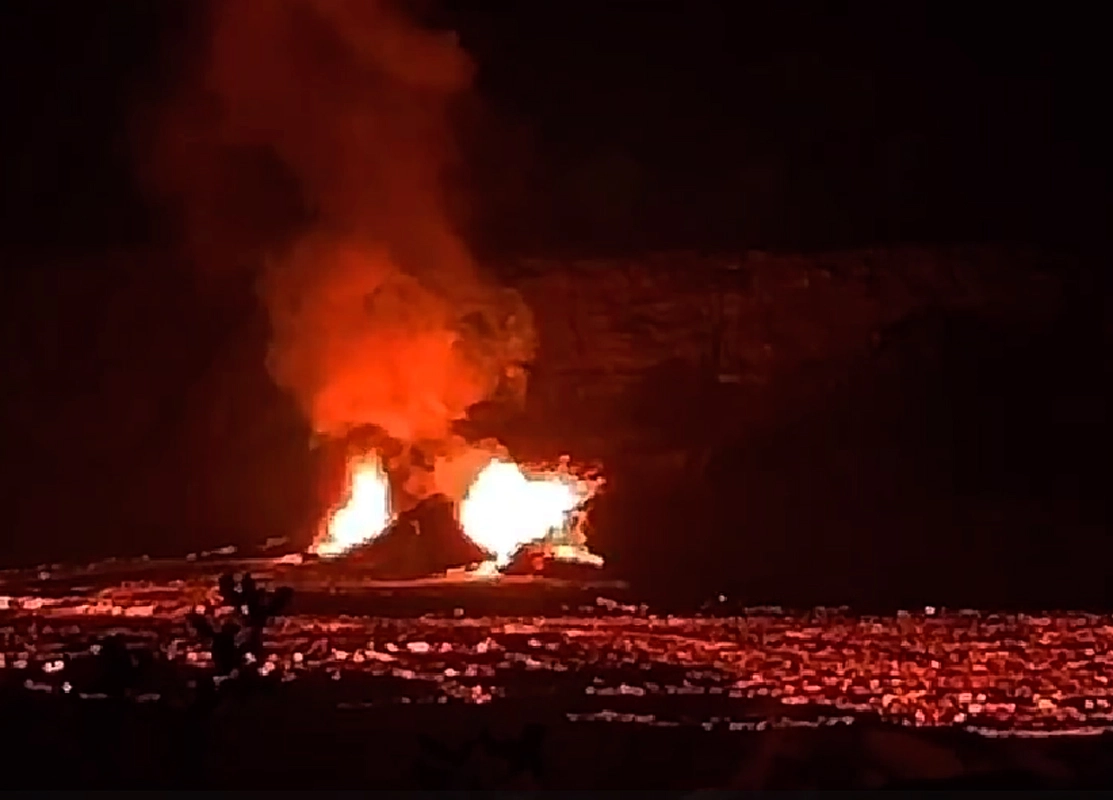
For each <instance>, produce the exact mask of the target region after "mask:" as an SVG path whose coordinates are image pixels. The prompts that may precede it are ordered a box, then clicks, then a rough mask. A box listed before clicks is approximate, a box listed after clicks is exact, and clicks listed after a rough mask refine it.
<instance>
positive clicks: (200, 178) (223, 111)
mask: <svg viewBox="0 0 1113 800" xmlns="http://www.w3.org/2000/svg"><path fill="white" fill-rule="evenodd" d="M208 23H209V24H208V27H207V29H206V34H205V37H204V38H205V47H204V52H205V57H204V59H203V64H201V65H199V68H198V69H197V70H196V71H195V72H194V73H193V75H192V76H191V80H190V81H188V82H187V83H188V86H187V91H183V92H182V93H181V95H180V96H178V97H177V98H176V99H175V101H174V102H172V103H170V104H169V105H168V107H167V108H166V109H165V112H166V113H164V114H163V117H162V124H161V126H160V135H159V137H158V138H159V146H158V148H157V154H156V155H155V157H154V158H153V159H152V160H151V162H152V165H153V166H152V169H151V170H150V171H149V175H150V176H153V178H154V180H155V185H156V186H157V188H158V190H159V191H160V192H161V193H162V194H163V195H164V196H167V195H168V196H171V197H174V198H175V199H176V200H178V201H179V203H180V209H181V212H182V218H183V219H184V220H185V221H186V225H187V228H188V231H187V233H188V235H189V238H190V240H191V241H192V242H193V243H194V245H195V246H196V255H197V258H198V260H200V261H203V262H206V263H207V265H209V266H212V265H213V264H216V263H228V262H231V261H236V260H240V261H243V260H247V261H250V262H261V263H259V264H257V266H259V268H260V270H261V271H260V273H259V280H258V284H257V285H258V290H259V295H260V297H261V299H262V302H263V304H264V305H265V307H266V309H267V312H268V314H269V317H270V323H271V329H272V338H271V343H270V350H269V354H268V357H267V367H268V369H269V371H270V374H271V376H272V377H273V379H274V380H275V382H276V383H277V384H278V385H279V386H281V387H282V388H284V389H285V390H287V391H289V392H290V393H291V394H292V395H293V397H294V398H295V399H296V400H297V402H298V404H299V405H300V407H301V409H302V410H303V412H304V413H305V415H306V417H307V418H308V420H309V421H310V423H311V425H312V427H313V429H314V431H315V433H316V434H317V435H319V436H326V437H340V436H344V435H345V434H347V433H348V432H349V431H351V430H353V429H356V428H359V427H361V426H366V425H375V426H378V427H379V428H381V429H383V430H384V431H385V432H386V433H387V434H389V435H390V436H392V437H395V438H397V439H400V440H403V441H411V442H412V441H418V440H422V439H436V438H443V437H445V436H446V435H447V433H448V431H449V426H450V424H451V422H453V421H454V420H457V419H461V418H463V417H464V416H465V415H466V411H467V409H468V407H469V406H471V405H472V404H474V403H477V402H480V401H482V400H484V399H488V398H489V397H491V396H492V395H493V394H494V393H495V392H496V390H498V391H500V392H503V391H509V392H513V393H517V394H521V393H523V392H524V388H525V387H524V379H525V378H524V376H525V373H524V370H523V365H524V364H525V363H527V362H528V361H530V360H531V359H532V357H533V353H534V334H533V328H532V322H531V319H530V315H529V310H528V308H526V307H525V305H524V303H523V302H522V300H521V298H520V297H519V296H518V295H517V294H516V293H515V292H513V291H511V290H508V289H506V288H503V287H500V286H498V285H497V284H495V283H493V282H491V281H489V280H487V279H486V278H485V277H484V276H483V274H482V273H481V271H480V270H479V269H478V267H477V265H476V264H475V262H474V261H473V259H472V257H471V255H470V254H469V252H468V249H467V247H466V246H465V244H464V243H463V242H462V241H461V239H460V238H459V236H458V235H457V234H456V232H455V231H454V229H453V225H452V223H451V221H450V220H449V218H448V215H447V213H446V197H445V192H444V186H443V181H444V178H445V173H446V171H447V170H448V169H449V168H450V167H451V166H452V164H453V161H454V159H455V158H456V155H457V154H456V153H455V152H454V146H453V144H454V143H453V137H452V126H451V122H450V111H451V109H452V107H453V104H454V103H455V102H457V101H459V100H461V99H463V98H464V97H465V96H466V95H467V93H468V92H469V91H470V83H471V77H472V73H473V71H474V67H473V64H472V63H471V61H470V59H469V58H468V56H467V54H466V53H465V52H464V50H463V49H462V48H461V47H460V45H459V43H458V42H457V41H456V38H455V37H454V36H453V35H452V34H451V33H445V32H437V31H431V30H427V29H424V28H422V27H421V26H420V25H419V24H417V23H416V22H415V21H414V20H413V19H412V18H411V17H410V16H409V15H407V13H406V11H405V9H403V8H401V7H400V6H399V5H398V4H389V3H385V2H380V1H379V0H220V1H219V2H216V3H213V4H212V5H211V6H210V7H209V19H208ZM252 165H255V166H254V167H253V166H252ZM291 186H292V187H293V189H294V190H295V191H294V192H293V194H295V195H296V197H294V198H293V200H291V199H290V198H289V197H286V200H285V201H283V202H278V196H279V195H282V194H283V192H286V193H287V195H288V194H290V191H289V187H291ZM290 208H294V209H296V212H297V213H296V214H295V215H293V217H292V216H291V215H292V212H290V211H289V209H290ZM283 214H285V216H283ZM292 218H296V220H297V223H296V224H293V223H292V222H291V219H292ZM277 228H281V229H282V230H281V231H280V232H277V231H276V229H277ZM290 231H293V233H292V234H291V233H290ZM252 236H256V237H262V238H263V239H264V240H265V242H266V244H265V247H263V248H261V249H255V250H252V249H251V247H249V246H246V245H245V242H247V241H248V240H249V239H251V237H252ZM253 266H255V264H253Z"/></svg>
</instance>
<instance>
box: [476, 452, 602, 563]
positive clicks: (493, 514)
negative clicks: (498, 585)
mask: <svg viewBox="0 0 1113 800" xmlns="http://www.w3.org/2000/svg"><path fill="white" fill-rule="evenodd" d="M593 491H594V487H593V486H592V485H591V484H590V483H588V482H585V481H581V480H577V479H576V478H574V477H573V476H571V475H567V474H560V473H557V474H545V475H535V476H532V477H527V476H526V474H525V473H524V472H522V470H521V468H519V467H518V465H517V464H514V463H513V462H509V461H500V460H498V459H492V460H491V462H490V463H488V464H487V466H486V467H484V468H483V470H482V471H481V472H480V473H479V476H478V477H477V478H476V479H475V481H474V482H473V483H472V485H471V486H470V487H469V488H468V492H467V494H466V495H465V496H464V500H463V502H462V503H461V504H460V525H461V526H462V527H463V529H464V533H466V534H467V535H468V538H470V539H471V540H472V541H473V542H475V543H476V544H478V545H479V546H480V547H482V548H483V549H485V550H487V551H488V552H490V553H494V555H495V560H496V562H497V563H499V564H505V563H506V562H508V561H509V560H510V557H511V556H513V555H514V553H515V552H517V551H518V549H519V548H520V547H521V546H522V545H524V544H529V543H531V542H538V541H542V540H551V539H552V537H553V536H554V535H556V536H560V535H561V534H564V533H566V532H567V531H568V528H569V526H570V525H572V524H573V522H574V520H573V519H572V517H573V515H574V514H575V513H576V512H577V511H578V510H579V509H580V508H581V506H583V504H584V503H585V502H586V501H587V500H588V499H589V498H590V497H591V494H592V493H593ZM576 549H577V548H576V545H575V544H574V543H573V544H569V543H567V542H559V541H558V542H556V547H555V548H553V551H554V552H553V554H554V555H555V556H557V557H565V558H567V557H571V556H572V553H573V551H575V550H576ZM580 549H582V548H580ZM583 555H585V556H586V555H587V553H586V551H584V553H583ZM585 560H591V559H589V558H588V559H585Z"/></svg>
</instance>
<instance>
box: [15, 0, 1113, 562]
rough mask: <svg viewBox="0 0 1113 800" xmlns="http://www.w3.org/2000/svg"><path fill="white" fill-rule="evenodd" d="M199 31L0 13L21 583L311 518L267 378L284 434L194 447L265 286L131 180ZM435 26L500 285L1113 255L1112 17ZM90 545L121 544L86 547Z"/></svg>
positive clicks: (189, 20)
mask: <svg viewBox="0 0 1113 800" xmlns="http://www.w3.org/2000/svg"><path fill="white" fill-rule="evenodd" d="M259 1H260V2H267V1H268V0H259ZM276 1H277V0H276ZM202 8H203V6H202V4H200V3H194V2H182V1H180V0H173V1H171V0H165V1H164V2H150V0H146V1H144V0H113V2H98V3H92V2H79V1H78V0H73V1H72V2H68V1H67V2H63V1H62V0H9V2H7V3H5V4H4V7H3V9H2V10H0V15H2V17H0V58H2V59H3V66H2V68H0V85H2V96H3V98H4V120H5V121H4V124H3V126H2V129H0V131H2V132H0V137H2V140H3V146H2V150H0V152H2V153H3V159H2V162H0V169H2V171H3V178H2V186H3V197H2V199H0V209H2V211H0V225H2V232H0V253H2V254H3V266H4V270H3V277H2V278H0V280H2V281H3V284H2V285H3V307H2V308H0V315H2V317H3V341H4V346H3V348H2V352H3V366H2V367H0V369H3V371H4V374H5V398H4V402H3V421H2V423H0V424H2V426H3V428H4V433H3V436H4V437H5V438H6V439H7V444H6V445H4V446H3V450H4V453H5V456H4V459H5V467H6V471H7V472H8V474H9V475H11V476H13V477H11V478H9V479H8V480H6V481H5V484H6V486H5V493H3V494H0V497H3V496H5V494H6V495H7V496H8V497H9V498H10V500H9V501H7V503H6V505H7V507H8V508H9V509H10V513H11V515H12V520H11V525H10V530H11V531H12V533H11V534H10V535H9V536H8V537H7V538H6V540H5V541H4V543H3V545H2V546H0V555H4V556H5V557H6V554H8V553H11V554H12V556H11V557H13V558H18V559H28V558H38V557H58V556H59V555H60V554H62V553H66V552H80V553H83V554H92V553H96V552H98V551H99V550H105V549H108V550H111V549H112V548H114V547H118V548H124V549H132V550H139V551H142V550H144V549H146V550H158V549H160V548H161V549H163V550H169V551H170V552H180V551H182V550H183V549H185V548H186V547H188V546H192V545H191V544H189V545H184V546H179V544H180V543H184V542H188V541H190V540H189V539H188V535H187V534H184V533H183V532H182V531H183V530H185V529H186V528H188V527H189V525H190V524H192V523H191V520H194V521H196V520H212V519H214V518H222V519H225V520H226V521H227V522H226V528H225V529H223V530H221V529H219V528H214V527H213V526H211V525H209V527H208V529H207V531H208V532H207V533H206V534H205V536H207V537H209V538H211V539H213V542H210V543H219V542H220V541H222V540H225V539H228V538H229V537H234V536H235V535H236V533H235V532H236V531H238V530H242V529H243V527H244V526H245V525H246V524H248V523H247V520H246V517H247V516H251V517H252V520H254V522H256V523H258V524H257V525H256V529H257V530H260V529H263V528H266V527H267V526H268V525H269V526H272V527H280V526H281V524H282V521H283V520H288V519H290V518H291V517H297V515H298V514H302V515H305V514H308V513H309V512H308V511H307V510H306V508H305V507H304V505H303V506H299V505H298V504H297V502H296V501H295V500H291V499H290V498H291V497H293V496H294V495H296V494H297V493H298V491H299V490H298V489H297V488H296V487H298V486H305V485H310V484H311V483H312V481H313V479H314V478H313V467H312V465H311V464H309V463H307V462H306V459H305V458H304V455H303V453H304V449H305V444H304V442H305V439H306V431H305V430H304V427H303V426H302V425H301V424H300V423H299V422H298V420H297V418H296V415H295V414H294V413H293V412H292V410H291V409H290V408H289V407H288V405H287V406H283V405H282V403H281V402H280V401H279V400H276V399H275V392H274V390H273V388H272V387H270V386H269V383H268V381H267V376H266V375H265V373H263V372H262V370H261V369H260V371H259V373H258V374H257V375H252V376H247V377H242V376H241V377H239V378H237V379H236V380H238V381H239V383H236V384H235V385H236V386H237V387H239V388H238V389H237V390H236V393H237V394H238V395H242V396H243V397H246V398H251V397H265V398H267V404H266V406H265V409H263V407H262V406H252V404H251V402H250V401H248V400H245V401H244V402H242V403H240V404H239V405H238V406H235V407H234V408H232V410H230V411H228V412H227V413H228V414H230V415H232V417H235V415H237V414H238V415H240V417H242V418H243V419H244V420H251V421H253V422H256V423H257V422H258V419H257V418H258V417H259V416H260V415H261V414H263V415H271V417H272V418H273V419H272V421H271V423H270V424H269V427H266V433H264V434H259V436H260V437H262V438H259V439H255V440H252V439H250V437H247V438H243V440H242V441H237V442H229V443H228V450H229V451H234V452H231V453H229V452H224V453H222V454H221V456H220V458H219V459H216V461H219V462H220V463H219V464H217V463H216V461H214V458H216V457H215V456H213V454H212V453H211V452H209V451H205V450H204V449H197V448H198V447H200V446H199V445H197V444H196V440H197V437H196V431H194V430H193V429H191V428H190V424H192V423H189V422H188V420H189V418H190V411H189V409H191V408H192V407H194V406H196V405H197V404H198V403H202V402H204V397H205V396H206V394H207V393H211V392H214V391H225V392H227V391H230V390H229V389H228V388H227V386H228V385H231V384H226V383H221V381H222V380H225V381H227V380H230V379H228V378H227V376H225V377H223V378H222V377H220V376H219V364H220V363H221V359H222V358H225V357H226V356H227V353H228V352H230V351H233V350H236V349H237V348H240V349H241V350H242V349H243V348H247V349H248V350H250V349H251V348H253V347H259V344H258V343H259V342H261V341H264V340H265V337H266V321H265V319H264V318H263V317H262V316H261V314H260V312H259V311H258V309H257V308H255V307H254V306H253V305H252V297H253V295H252V291H251V286H250V280H247V279H244V280H242V281H240V283H235V281H233V283H235V285H232V286H223V287H222V288H221V289H220V290H219V291H215V292H214V291H213V290H212V287H211V286H209V285H204V284H203V282H202V283H199V282H198V281H197V280H196V270H195V269H194V267H193V266H192V265H191V264H190V263H189V258H188V256H187V254H186V253H185V251H184V248H183V247H182V246H181V243H180V241H179V238H178V237H179V235H180V230H179V229H178V227H177V226H176V220H175V218H174V214H173V212H172V210H170V209H168V208H167V206H166V205H165V204H160V203H158V202H155V201H154V200H152V198H151V197H150V193H149V192H147V191H145V189H144V187H143V185H142V184H141V181H140V179H139V177H138V176H139V173H140V170H139V169H137V160H138V159H139V156H138V154H139V153H141V152H142V148H143V142H144V136H145V135H146V133H147V132H148V131H149V127H148V126H149V123H150V112H151V109H153V108H155V107H156V106H157V104H158V102H159V100H160V98H161V97H163V96H164V95H165V94H166V93H167V92H169V91H170V90H171V88H172V87H174V86H175V85H177V82H178V81H179V79H180V78H181V77H182V75H183V74H184V72H185V71H186V70H188V68H189V65H190V64H191V63H192V61H193V59H194V58H195V57H196V54H197V48H198V46H199V45H198V42H199V41H200V40H201V35H200V33H199V31H200V30H201V29H202V27H203V24H202V15H201V13H200V9H202ZM419 13H420V14H421V15H422V16H423V17H424V18H425V19H426V21H427V23H428V24H429V25H433V26H441V27H445V28H451V29H454V30H456V31H457V32H458V33H459V36H460V40H461V42H462V44H463V46H464V47H465V48H466V49H467V51H468V52H469V53H470V54H471V55H472V57H473V58H474V60H475V62H476V64H477V67H478V73H477V76H476V80H475V86H476V89H477V92H476V93H475V96H474V97H473V98H471V99H470V100H469V102H467V103H464V104H461V107H460V108H459V109H457V116H456V123H457V129H458V137H459V145H460V148H461V151H462V154H463V156H464V158H463V159H462V164H463V165H464V166H463V167H462V168H461V169H460V170H459V171H458V172H457V173H455V174H453V175H452V176H450V178H451V186H452V195H451V196H452V198H453V205H452V210H453V214H454V217H455V218H456V223H457V224H458V226H459V228H460V229H461V230H462V231H463V233H464V235H465V238H466V239H467V240H468V242H469V244H470V245H471V246H472V248H473V249H474V250H475V252H477V253H479V254H480V255H482V256H484V257H490V258H501V257H507V256H521V255H536V254H542V255H563V254H577V255H601V254H608V253H623V254H629V253H638V252H642V251H648V250H669V249H689V250H697V251H706V252H744V251H748V250H762V249H769V250H783V251H809V250H822V249H833V248H844V247H857V246H876V245H883V244H889V243H912V244H924V245H929V246H930V245H947V244H954V243H962V242H978V243H983V242H989V243H992V242H1007V243H1013V244H1015V243H1022V244H1030V245H1038V246H1043V247H1049V248H1053V249H1056V250H1059V251H1069V252H1077V253H1079V254H1082V255H1085V256H1089V255H1091V254H1093V253H1102V252H1104V250H1103V248H1104V247H1105V246H1106V245H1107V243H1108V219H1109V211H1110V209H1109V193H1108V189H1109V181H1108V178H1109V173H1108V143H1109V141H1110V139H1109V135H1108V127H1107V123H1105V122H1104V117H1105V116H1106V111H1105V109H1104V105H1105V99H1104V97H1105V91H1104V86H1103V80H1104V79H1103V73H1104V72H1105V70H1104V69H1103V57H1102V48H1101V46H1100V45H1101V42H1100V41H1099V36H1100V35H1101V34H1100V31H1101V26H1100V25H1099V23H1098V21H1097V20H1098V15H1099V13H1100V11H1099V10H1098V9H1097V7H1096V6H1095V8H1094V9H1093V10H1089V8H1088V7H1087V6H1085V5H1082V4H1077V5H1071V6H1069V7H1066V8H1064V7H1059V6H1056V7H1052V6H1043V7H1040V6H1023V5H1021V6H1017V5H1013V6H999V5H996V4H989V5H984V6H983V5H975V6H971V4H968V3H949V2H935V3H921V2H900V3H848V4H835V3H818V2H813V3H803V2H778V3H764V4H748V3H741V2H719V3H712V2H706V1H705V0H686V1H685V2H665V1H664V0H642V1H641V2H638V1H637V0H625V1H624V2H618V1H616V0H592V1H588V0H576V1H574V2H568V1H567V0H566V1H565V2H561V3H556V2H549V1H548V0H543V1H542V0H536V1H535V2H525V1H523V2H517V3H511V2H490V1H488V2H480V1H479V0H455V1H453V2H444V3H440V4H436V3H423V4H421V5H420V8H419ZM137 254H142V256H137ZM237 280H238V279H237ZM1089 280H1095V278H1094V277H1093V276H1091V277H1090V278H1089ZM1096 280H1097V283H1096V284H1094V285H1098V286H1104V278H1101V277H1100V276H1098V278H1097V279H1096ZM260 361H261V355H260ZM214 364H217V365H218V367H216V368H214V366H213V365H214ZM214 369H215V370H216V374H217V375H218V377H215V378H214V377H213V375H214ZM1095 369H1096V367H1095ZM206 376H207V377H206ZM214 381H215V384H214V383H213V382H214ZM214 386H215V387H216V388H214ZM220 387H224V388H220ZM261 409H263V410H261ZM228 424H230V425H233V426H234V425H235V424H236V419H232V420H231V422H228ZM268 448H269V449H268ZM259 454H263V455H259ZM262 462H266V464H267V467H268V469H275V470H278V471H279V472H281V473H282V474H283V475H284V480H285V481H286V483H285V484H284V485H283V486H281V487H279V488H276V489H274V490H273V491H272V492H271V493H270V495H268V494H267V493H266V492H262V491H261V490H260V489H259V488H258V486H255V484H252V479H250V478H248V477H244V475H245V474H247V473H250V472H251V470H252V469H255V468H257V467H258V466H259V465H260V464H261V463H262ZM276 464H278V465H281V466H275V465H276ZM210 468H211V471H213V472H214V474H215V473H219V474H221V475H225V476H226V480H227V481H228V486H229V487H230V488H229V490H228V494H227V499H226V501H225V502H226V504H227V506H226V507H224V508H218V509H215V510H213V509H209V510H208V511H206V512H205V513H201V512H198V511H197V509H196V508H191V503H190V500H189V492H188V484H189V482H190V481H191V480H193V479H192V478H190V477H189V476H190V474H191V473H196V471H197V470H199V469H204V470H207V471H208V470H210ZM221 470H223V472H221ZM170 474H181V475H183V476H185V477H182V478H181V480H182V481H184V482H185V484H186V485H187V491H186V493H185V495H184V498H185V499H183V498H182V497H177V500H178V501H180V502H181V503H182V505H183V507H184V511H182V512H181V513H177V512H175V513H174V514H172V515H173V516H176V519H175V520H174V522H173V523H170V522H167V523H166V526H165V531H158V532H154V531H152V530H151V527H150V526H151V522H150V521H151V520H152V519H155V518H157V514H153V513H152V512H151V510H150V509H147V510H146V511H142V512H136V513H135V516H134V517H133V516H129V514H128V513H122V512H120V511H119V510H118V507H119V506H120V505H121V501H120V499H119V498H120V497H124V496H126V497H127V498H136V497H144V496H148V495H149V496H150V497H160V496H161V495H158V492H157V490H156V489H155V488H154V487H156V486H157V485H159V484H160V482H165V480H166V476H167V475H170ZM268 474H271V473H268ZM221 480H225V478H221ZM262 480H263V478H258V479H257V481H256V482H258V481H262ZM237 481H238V483H237ZM247 484H251V485H252V486H255V488H254V489H247V488H243V487H244V486H245V485H247ZM125 487H126V488H125ZM235 487H240V488H239V489H237V488H235ZM237 491H242V492H247V493H250V492H252V491H254V492H255V493H256V494H255V495H253V496H256V497H261V496H271V499H270V500H268V501H267V502H265V503H263V504H262V505H260V503H259V502H258V501H256V502H254V504H253V505H249V506H248V505H245V504H243V503H239V501H238V500H237V497H239V496H241V495H237V494H236V492H237ZM302 493H303V494H304V491H302ZM143 502H144V501H142V500H138V501H135V500H126V501H124V503H125V504H132V505H135V504H136V503H138V505H142V504H143ZM149 502H150V503H151V504H154V503H157V502H160V501H158V500H150V501H149ZM44 504H47V505H50V506H51V508H50V510H49V512H48V517H49V519H50V523H49V525H47V526H45V527H46V528H49V530H46V529H44V530H43V531H42V532H41V533H36V529H37V527H38V526H37V524H36V520H37V519H38V517H39V516H40V515H41V514H43V513H44V512H43V511H42V509H43V508H44ZM238 506H242V508H239V507H238ZM244 508H246V509H247V510H244ZM194 513H196V516H191V514H194ZM90 519H103V520H108V521H106V522H105V523H104V527H105V528H112V530H111V531H107V530H106V531H103V532H97V533H95V534H93V533H88V532H86V531H85V530H84V527H85V526H86V521H87V520H90ZM135 519H141V520H144V522H143V523H142V524H139V523H136V522H135V521H134V520H135ZM259 520H263V522H259ZM198 524H200V523H198ZM145 526H146V527H145ZM156 539H157V541H158V544H157V545H152V544H151V543H152V541H153V540H156ZM206 541H207V539H206Z"/></svg>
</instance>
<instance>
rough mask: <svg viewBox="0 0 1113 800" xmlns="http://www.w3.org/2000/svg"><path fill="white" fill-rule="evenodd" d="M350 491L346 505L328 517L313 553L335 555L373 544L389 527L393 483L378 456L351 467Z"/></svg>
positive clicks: (315, 543)
mask: <svg viewBox="0 0 1113 800" xmlns="http://www.w3.org/2000/svg"><path fill="white" fill-rule="evenodd" d="M350 473H351V479H350V482H351V492H350V494H349V496H348V499H347V502H346V503H344V505H342V506H341V507H340V508H338V509H336V511H334V512H333V513H332V514H331V515H330V516H329V518H328V520H327V522H326V525H325V529H324V532H323V535H322V536H320V537H319V538H318V540H317V541H316V542H314V544H313V547H312V551H313V552H315V553H317V555H321V556H336V555H340V554H341V553H344V552H347V551H348V550H350V549H352V548H353V547H355V546H356V545H359V544H362V543H364V542H367V541H370V540H371V539H373V538H375V537H376V536H378V535H379V534H380V533H382V532H383V530H385V529H386V526H387V525H388V524H390V517H391V514H390V484H389V483H388V481H387V477H386V474H385V473H384V472H383V469H382V465H381V464H380V463H379V459H378V457H377V456H375V455H369V456H365V457H364V458H362V459H360V460H358V461H356V462H355V463H354V464H352V466H351V468H350Z"/></svg>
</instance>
